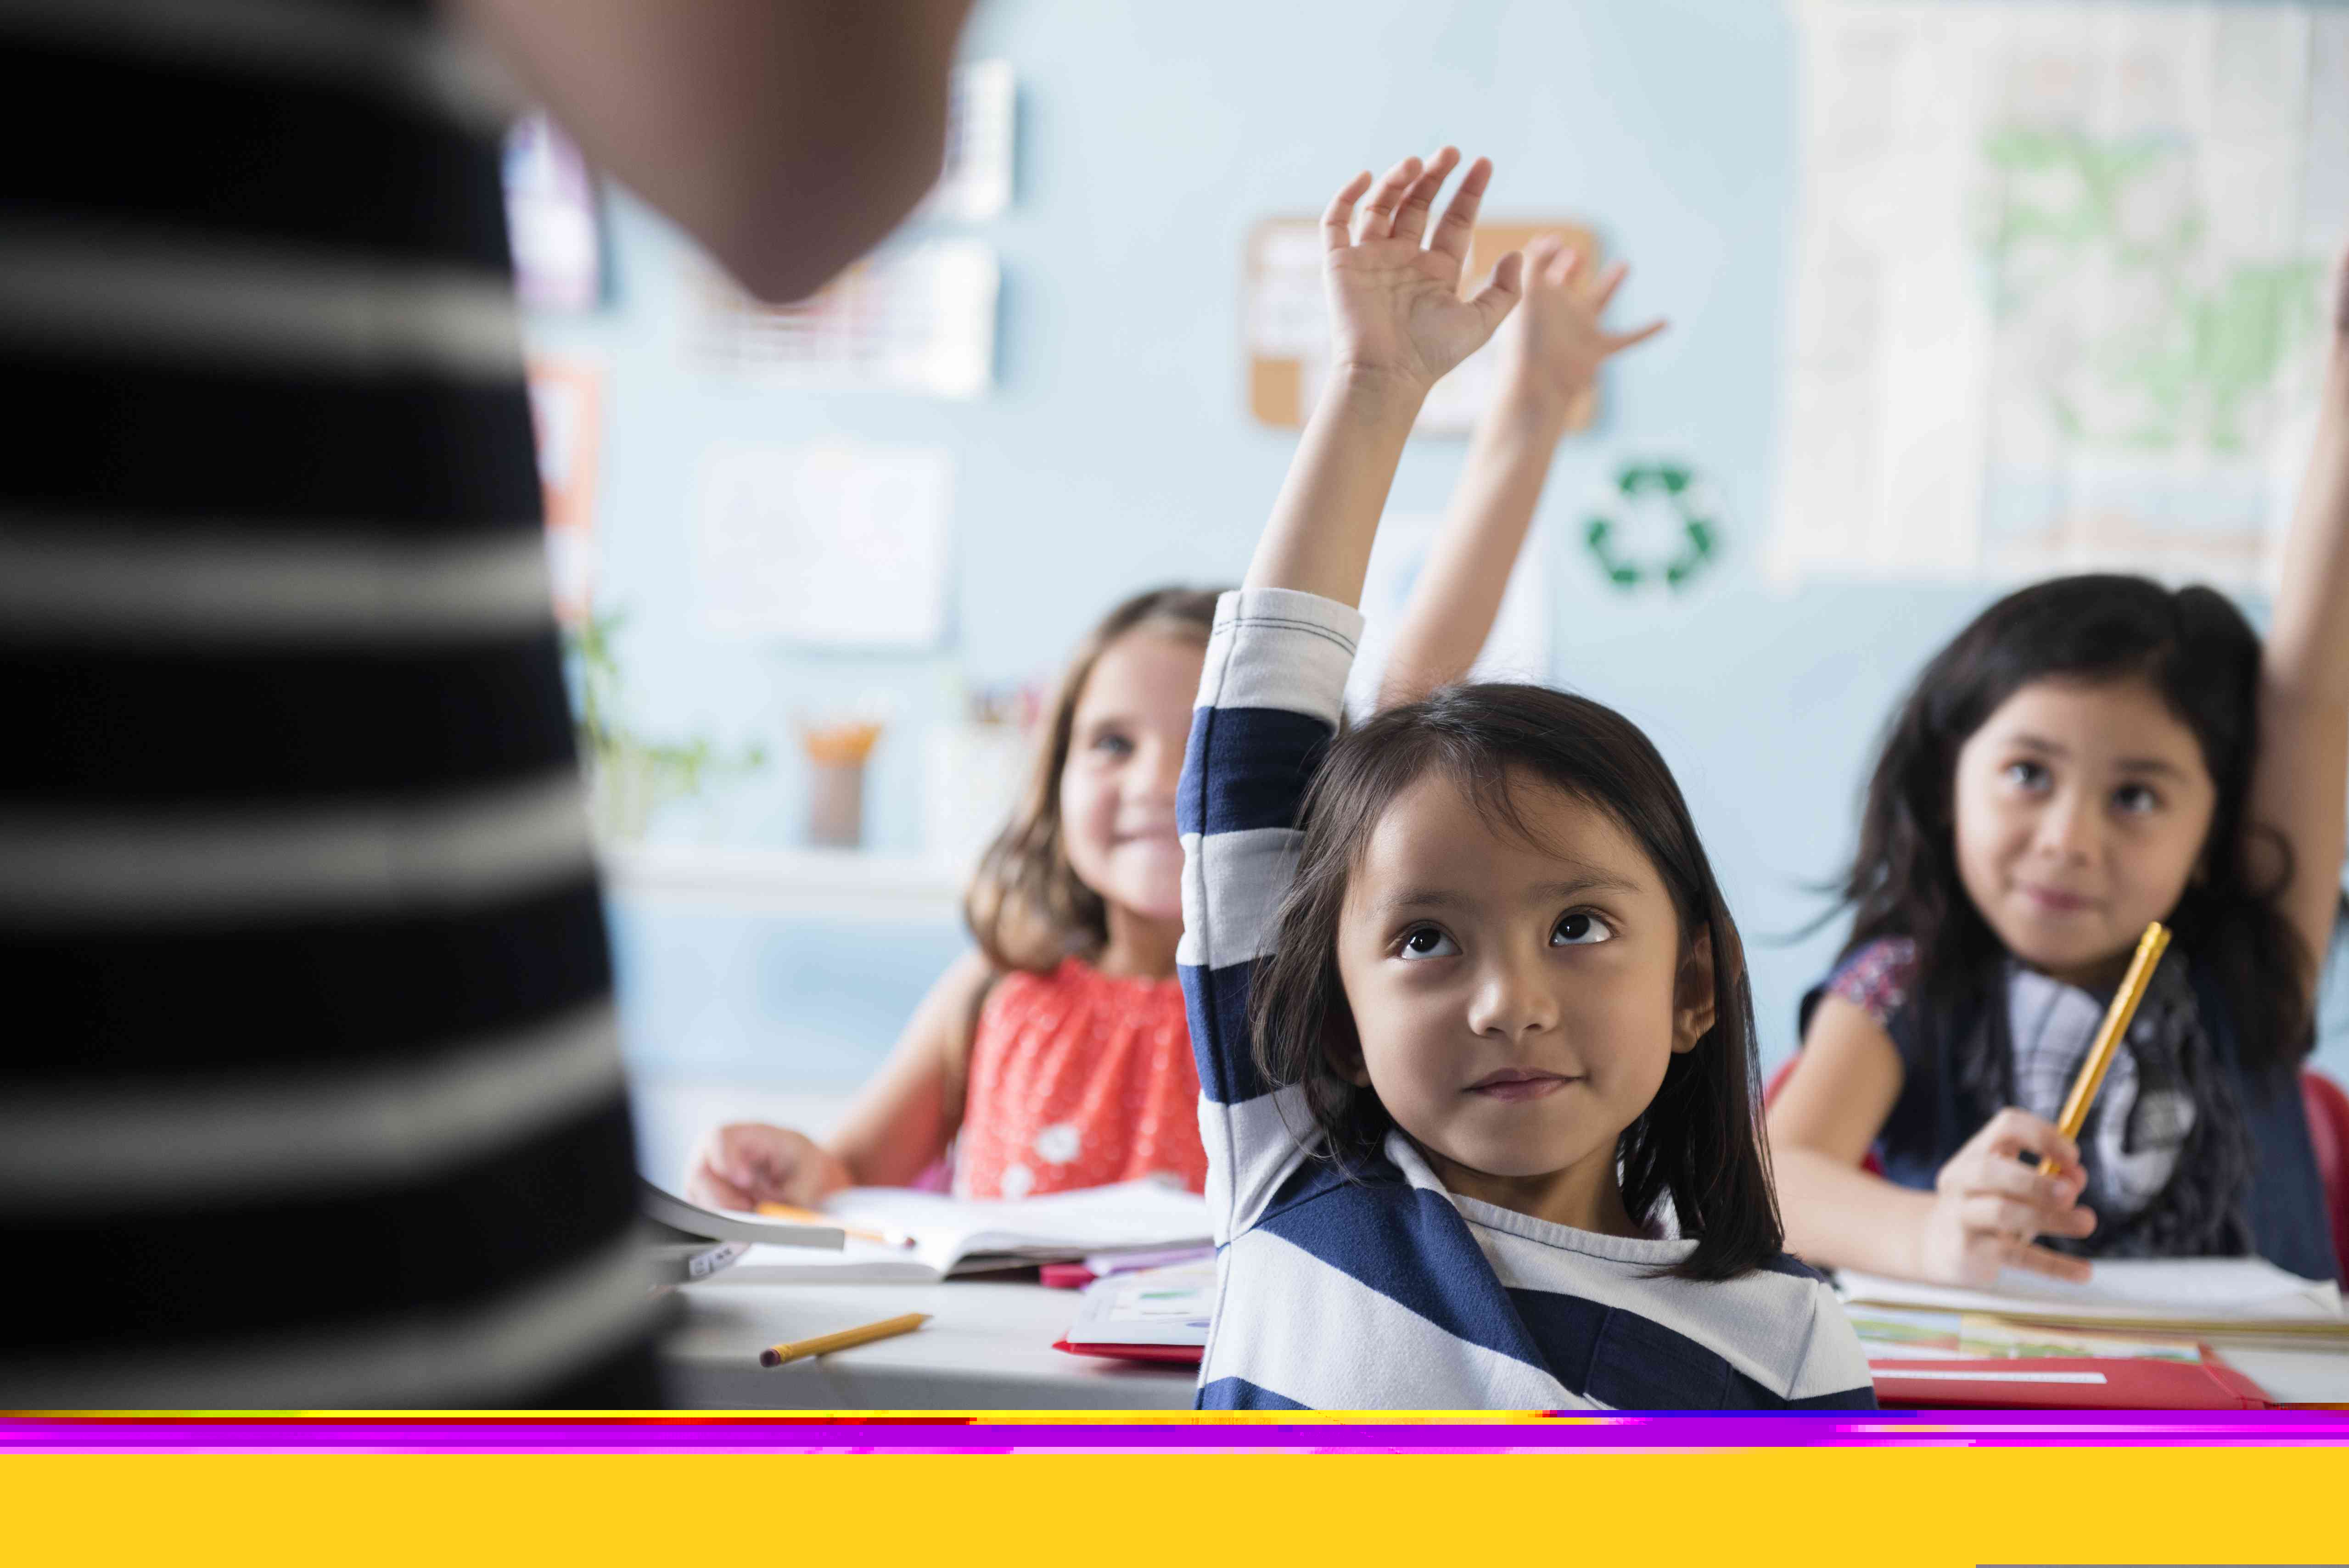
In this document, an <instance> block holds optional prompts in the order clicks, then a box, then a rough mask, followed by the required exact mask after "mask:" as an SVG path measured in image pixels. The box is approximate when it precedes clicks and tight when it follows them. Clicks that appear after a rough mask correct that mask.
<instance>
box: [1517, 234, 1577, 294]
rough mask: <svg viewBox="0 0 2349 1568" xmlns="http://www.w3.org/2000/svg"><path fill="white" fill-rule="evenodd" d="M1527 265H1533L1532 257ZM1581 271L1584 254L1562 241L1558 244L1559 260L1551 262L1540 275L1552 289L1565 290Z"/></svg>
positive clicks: (1528, 259)
mask: <svg viewBox="0 0 2349 1568" xmlns="http://www.w3.org/2000/svg"><path fill="white" fill-rule="evenodd" d="M1527 264H1528V265H1531V264H1532V262H1531V258H1530V257H1528V258H1527ZM1581 270H1582V253H1581V252H1580V251H1578V250H1576V249H1575V248H1574V247H1573V246H1572V245H1569V244H1568V243H1567V242H1565V241H1564V240H1560V241H1559V242H1557V260H1555V261H1553V262H1551V263H1549V265H1548V266H1547V267H1545V268H1543V269H1542V271H1541V273H1540V274H1539V275H1540V276H1541V278H1542V279H1543V281H1545V282H1546V283H1547V284H1550V285H1551V286H1552V287H1554V288H1564V287H1565V286H1566V285H1567V284H1570V283H1572V282H1573V281H1574V274H1575V273H1578V272H1580V271H1581Z"/></svg>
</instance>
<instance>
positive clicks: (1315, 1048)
mask: <svg viewBox="0 0 2349 1568" xmlns="http://www.w3.org/2000/svg"><path fill="white" fill-rule="evenodd" d="M1431 770H1441V771H1442V773H1443V774H1444V776H1445V777H1446V778H1449V779H1452V780H1453V781H1454V782H1455V783H1456V784H1457V785H1459V787H1460V788H1461V789H1463V790H1464V792H1466V794H1467V795H1468V797H1469V798H1470V799H1473V800H1474V801H1475V803H1476V805H1477V809H1478V810H1480V811H1482V812H1484V813H1485V818H1486V820H1488V821H1491V822H1494V823H1495V825H1496V826H1506V827H1507V828H1509V829H1511V830H1514V831H1516V832H1517V833H1518V834H1519V835H1520V836H1524V837H1526V838H1529V839H1530V838H1531V837H1532V833H1531V830H1530V829H1529V826H1528V824H1527V822H1526V817H1525V814H1524V812H1523V810H1521V809H1520V807H1519V805H1518V803H1517V801H1516V799H1515V797H1514V796H1513V795H1512V793H1511V779H1510V774H1511V771H1512V770H1518V771H1520V772H1521V774H1523V775H1529V776H1530V777H1531V778H1532V779H1537V780H1539V781H1540V782H1541V783H1543V784H1547V785H1550V786H1553V787H1555V788H1557V789H1562V790H1565V791H1566V792H1567V793H1568V794H1569V795H1572V796H1574V797H1575V798H1576V799H1580V800H1583V801H1585V802H1587V803H1588V804H1589V805H1590V806H1592V807H1593V808H1595V809H1596V810H1601V811H1604V812H1606V813H1607V814H1608V815H1609V817H1611V818H1613V819H1614V820H1615V821H1616V822H1617V823H1619V825H1620V826H1621V827H1622V829H1623V830H1624V831H1625V832H1626V833H1627V834H1629V835H1630V838H1631V839H1632V841H1634V842H1636V843H1638V844H1639V846H1640V848H1641V849H1642V850H1643V851H1646V853H1647V856H1648V859H1649V861H1651V863H1652V864H1653V865H1654V866H1655V868H1656V872H1657V874H1658V876H1659V877H1661V879H1662V881H1663V883H1664V886H1665V888H1666V890H1667V892H1670V894H1671V900H1672V907H1673V909H1674V910H1675V911H1676V912H1677V913H1678V914H1679V917H1680V934H1681V943H1682V952H1683V954H1685V953H1686V952H1687V951H1688V950H1689V949H1690V948H1691V947H1692V945H1693V944H1694V943H1695V941H1696V938H1697V936H1698V934H1700V933H1702V934H1705V935H1706V937H1707V938H1708V939H1709V940H1710V942H1711V944H1712V948H1713V1027H1712V1028H1711V1029H1709V1030H1707V1031H1706V1032H1705V1034H1704V1035H1703V1036H1702V1037H1701V1038H1700V1039H1699V1040H1698V1041H1697V1043H1696V1045H1695V1046H1694V1047H1693V1048H1692V1049H1690V1050H1688V1051H1685V1052H1682V1053H1680V1054H1678V1055H1675V1056H1674V1057H1672V1058H1671V1065H1670V1066H1669V1067H1667V1068H1665V1069H1664V1081H1663V1086H1662V1088H1660V1089H1658V1090H1657V1093H1656V1098H1655V1099H1654V1100H1653V1101H1652V1102H1651V1104H1650V1105H1649V1106H1648V1109H1646V1110H1644V1111H1642V1112H1641V1113H1640V1117H1639V1119H1637V1120H1635V1121H1633V1122H1632V1123H1631V1125H1630V1127H1628V1128H1626V1129H1624V1130H1623V1133H1622V1137H1621V1139H1620V1140H1619V1142H1618V1144H1617V1147H1616V1152H1617V1157H1618V1159H1619V1161H1620V1163H1621V1168H1622V1179H1623V1203H1624V1206H1625V1208H1626V1209H1628V1210H1629V1211H1630V1213H1631V1214H1632V1215H1633V1216H1634V1217H1635V1218H1646V1217H1648V1216H1650V1215H1651V1214H1653V1213H1654V1212H1655V1211H1656V1208H1657V1205H1658V1202H1659V1201H1660V1200H1661V1199H1662V1198H1664V1197H1666V1196H1669V1197H1670V1198H1671V1203H1672V1208H1673V1212H1674V1213H1675V1215H1676V1217H1677V1218H1678V1221H1679V1223H1680V1227H1681V1233H1682V1235H1684V1236H1689V1237H1692V1238H1693V1239H1694V1240H1695V1242H1696V1250H1695V1251H1694V1252H1693V1253H1691V1254H1690V1255H1689V1256H1688V1257H1687V1258H1686V1259H1684V1260H1682V1262H1681V1264H1679V1265H1678V1266H1676V1267H1674V1268H1673V1269H1671V1270H1670V1271H1669V1272H1671V1273H1672V1274H1679V1275H1681V1276H1682V1277H1685V1278H1689V1279H1700V1280H1718V1279H1729V1278H1732V1277H1734V1276H1735V1275H1738V1274H1744V1273H1745V1272H1746V1271H1747V1270H1749V1269H1753V1268H1756V1267H1759V1266H1760V1265H1761V1264H1764V1263H1767V1262H1768V1261H1769V1260H1770V1259H1772V1258H1774V1257H1775V1256H1776V1255H1777V1253H1778V1252H1779V1249H1780V1247H1781V1246H1782V1244H1783V1243H1784V1239H1785V1232H1784V1228H1783V1227H1782V1226H1781V1224H1780V1223H1779V1219H1778V1209H1777V1203H1776V1202H1775V1199H1774V1198H1773V1196H1772V1194H1771V1189H1770V1176H1769V1171H1768V1167H1767V1165H1766V1164H1765V1162H1764V1152H1763V1141H1762V1132H1761V1126H1760V1122H1759V1120H1758V1107H1759V1097H1758V1096H1757V1095H1756V1093H1755V1092H1754V1086H1755V1083H1756V1074H1757V1068H1756V1065H1755V1063H1756V1057H1755V1052H1754V1003H1753V997H1752V995H1751V993H1750V991H1749V989H1748V986H1747V984H1746V977H1745V958H1744V948H1743V947H1742V946H1741V944H1739V941H1738V936H1737V926H1736V923H1734V922H1733V921H1732V920H1731V919H1730V917H1729V907H1728V905H1727V904H1726V903H1724V902H1723V899H1722V896H1721V888H1720V885H1719V884H1718V883H1717V882H1714V880H1713V866H1712V864H1711V862H1710V861H1707V860H1706V858H1705V853H1704V846H1703V844H1702V843H1701V842H1700V841H1698V839H1697V834H1696V825H1695V823H1694V822H1692V820H1690V818H1689V812H1688V805H1687V802H1685V801H1684V800H1682V799H1681V792H1680V787H1679V786H1678V785H1676V784H1675V783H1673V782H1672V775H1671V769H1668V768H1666V767H1665V766H1664V759H1663V758H1661V756H1659V755H1658V754H1657V752H1656V748H1655V747H1654V746H1652V745H1651V744H1650V743H1649V740H1648V738H1647V737H1646V736H1644V735H1642V734H1641V733H1640V729H1639V727H1638V726H1636V725H1634V724H1632V723H1631V721H1630V720H1629V719H1627V718H1625V717H1623V716H1622V715H1621V714H1619V713H1617V712H1616V711H1615V710H1614V709H1612V708H1609V707H1602V706H1600V705H1599V704H1598V703H1595V702H1591V701H1588V699H1586V698H1583V697H1578V696H1568V694H1566V693H1564V692H1557V691H1552V690H1550V689H1548V688H1547V687H1545V686H1509V685H1498V684H1495V685H1484V686H1453V687H1450V688H1447V689H1445V690H1443V691H1439V692H1437V693H1436V694H1435V695H1434V696H1431V697H1429V698H1427V699H1426V700H1425V701H1423V702H1418V703H1413V704H1411V705H1409V706H1408V707H1396V708H1392V709H1389V710H1388V711H1387V712H1385V713H1382V714H1381V715H1379V716H1378V717H1376V718H1373V719H1371V721H1370V722H1369V723H1367V724H1365V725H1363V726H1361V727H1360V728H1358V729H1353V730H1350V731H1348V732H1346V733H1344V734H1341V735H1340V736H1339V737H1338V738H1336V739H1335V740H1333V741H1332V742H1331V743H1330V751H1329V755H1328V758H1327V759H1326V760H1325V761H1324V762H1323V764H1322V767H1321V769H1320V772H1319V775H1318V776H1317V777H1316V778H1315V779H1314V781H1313V785H1312V788H1311V789H1310V790H1309V791H1308V794H1307V797H1306V801H1305V806H1304V810H1303V815H1302V819H1301V826H1302V827H1303V829H1304V835H1305V841H1304V844H1303V847H1302V851H1301V853H1300V857H1299V866H1298V872H1297V880H1296V882H1294V883H1293V884H1292V886H1291V887H1290V889H1289V892H1288V899H1287V901H1286V902H1285V903H1283V904H1282V906H1281V910H1280V916H1279V922H1278V936H1277V938H1276V941H1275V944H1274V948H1273V951H1272V953H1271V954H1269V955H1268V956H1267V957H1266V958H1264V959H1263V960H1262V961H1261V967H1260V969H1259V972H1258V973H1257V977H1256V980H1255V983H1254V985H1252V986H1251V987H1250V995H1249V1014H1250V1016H1249V1026H1250V1032H1251V1034H1252V1036H1253V1037H1254V1040H1255V1047H1256V1059H1257V1068H1258V1070H1259V1071H1261V1072H1262V1073H1263V1074H1264V1075H1265V1077H1266V1078H1267V1079H1268V1081H1270V1082H1271V1083H1273V1084H1276V1085H1283V1084H1296V1085H1298V1086H1299V1087H1300V1088H1302V1089H1303V1090H1304V1096H1305V1103H1306V1105H1307V1107H1308V1108H1309V1110H1310V1113H1311V1115H1312V1117H1313V1119H1314V1121H1315V1123H1316V1124H1317V1125H1318V1126H1319V1129H1320V1130H1321V1132H1322V1134H1323V1136H1324V1138H1325V1140H1326V1141H1327V1146H1328V1150H1329V1153H1330V1157H1331V1158H1332V1159H1334V1160H1336V1161H1340V1164H1341V1165H1342V1166H1343V1167H1345V1168H1346V1169H1348V1170H1350V1171H1353V1170H1358V1169H1359V1167H1360V1166H1361V1164H1363V1163H1366V1162H1367V1161H1369V1160H1370V1159H1371V1158H1372V1157H1374V1156H1375V1153H1376V1150H1377V1149H1378V1147H1379V1145H1380V1143H1381V1141H1382V1140H1384V1138H1385V1136H1386V1132H1387V1130H1388V1128H1389V1127H1391V1126H1392V1121H1391V1119H1389V1117H1388V1116H1387V1113H1386V1109H1385V1108H1384V1107H1383V1106H1381V1104H1380V1103H1379V1099H1378V1096H1377V1095H1376V1094H1374V1093H1373V1092H1372V1091H1371V1090H1370V1089H1368V1088H1359V1087H1357V1086H1356V1085H1354V1084H1353V1083H1351V1082H1350V1081H1349V1080H1348V1079H1347V1078H1346V1076H1345V1071H1344V1064H1346V1063H1349V1062H1350V1061H1353V1060H1355V1059H1358V1058H1359V1057H1360V1055H1361V1044H1360V1037H1359V1036H1358V1035H1357V1034H1356V1032H1355V1028H1354V1015H1353V1012H1352V1009H1351V1008H1350V1006H1349V1005H1348V1004H1347V1001H1346V993H1345V987H1344V985H1342V984H1341V983H1340V978H1339V974H1338V955H1337V950H1338V922H1339V915H1340V911H1341V910H1342V909H1343V908H1344V906H1345V902H1346V886H1347V883H1348V882H1349V881H1350V879H1351V877H1352V874H1353V872H1354V870H1355V868H1356V867H1357V866H1358V865H1359V864H1360V863H1361V856H1362V851H1363V848H1364V846H1365V845H1366V844H1367V843H1368V842H1369V841H1370V837H1371V831H1372V830H1373V829H1375V828H1376V827H1377V825H1378V823H1379V820H1380V819H1381V817H1383V816H1384V815H1385V813H1386V810H1387V808H1388V806H1390V805H1391V804H1392V802H1393V800H1394V799H1395V797H1396V796H1398V795H1400V794H1401V793H1402V791H1403V790H1404V789H1408V788H1409V787H1410V786H1411V785H1412V784H1413V782H1414V781H1416V780H1417V779H1420V778H1421V777H1423V775H1425V774H1427V773H1428V772H1429V771H1431Z"/></svg>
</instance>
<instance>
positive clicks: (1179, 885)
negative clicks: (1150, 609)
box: [1061, 625, 1206, 920]
mask: <svg viewBox="0 0 2349 1568" xmlns="http://www.w3.org/2000/svg"><path fill="white" fill-rule="evenodd" d="M1205 660H1206V653H1205V650H1204V649H1202V647H1201V646H1200V645H1199V643H1198V642H1197V641H1196V640H1195V639H1194V638H1191V637H1186V636H1184V635H1183V634H1180V633H1178V632H1172V631H1168V630H1167V629H1165V628H1164V627H1156V626H1149V625H1143V626H1136V627H1134V628H1133V630H1132V631H1130V632H1128V633H1126V634H1124V635H1123V636H1122V637H1120V638H1118V639H1117V641H1115V642H1113V643H1112V644H1111V645H1109V646H1108V647H1107V648H1104V649H1103V650H1102V655H1101V657H1100V658H1098V659H1096V660H1095V661H1094V662H1093V668H1092V675H1091V676H1088V677H1087V678H1086V680H1085V686H1084V690H1083V691H1081V692H1080V693H1079V694H1078V695H1077V707H1076V714H1075V717H1074V720H1073V722H1072V723H1071V726H1070V730H1069V759H1068V761H1067V762H1066V763H1064V764H1063V765H1062V766H1061V843H1062V845H1063V847H1064V848H1065V849H1066V851H1067V853H1068V857H1069V866H1070V869H1071V870H1072V871H1074V872H1076V873H1077V880H1078V881H1079V882H1083V883H1084V884H1085V885H1086V886H1087V887H1089V888H1091V889H1092V890H1093V892H1097V893H1099V894H1100V895H1101V896H1102V898H1103V899H1104V900H1106V901H1107V902H1108V903H1112V904H1115V905H1118V906H1119V907H1121V908H1123V909H1124V910H1125V911H1127V912H1128V913H1133V914H1138V915H1142V916H1143V917H1145V918H1148V919H1152V920H1179V919H1181V918H1182V915H1183V844H1182V841H1181V840H1180V839H1178V838H1177V837H1176V836H1175V833H1174V786H1175V782H1176V780H1178V779H1180V778H1181V777H1182V774H1183V747H1184V743H1185V741H1187V740H1188V739H1189V738H1190V735H1191V705H1192V704H1193V703H1194V702H1195V701H1196V700H1197V698H1198V695H1199V670H1200V666H1201V665H1202V664H1203V663H1204V662H1205Z"/></svg>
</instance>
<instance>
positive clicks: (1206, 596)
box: [962, 588, 1219, 974]
mask: <svg viewBox="0 0 2349 1568" xmlns="http://www.w3.org/2000/svg"><path fill="white" fill-rule="evenodd" d="M1218 592H1219V591H1218V590H1216V589H1213V588H1153V589H1151V590H1149V591H1148V592H1146V593H1136V594H1135V595H1134V596H1133V598H1131V599H1128V600H1127V601H1125V603H1122V604H1120V605H1118V606H1117V607H1116V608H1115V609H1113V610H1112V611H1111V612H1110V613H1109V614H1106V615H1104V616H1102V619H1101V622H1100V624H1097V625H1095V626H1094V627H1093V629H1092V631H1090V632H1088V633H1086V634H1085V637H1084V641H1082V642H1081V643H1079V644H1078V645H1077V651H1076V653H1075V654H1074V655H1071V658H1070V660H1069V666H1068V668H1067V669H1066V670H1065V671H1063V672H1062V673H1061V683H1060V685H1059V686H1057V687H1056V688H1055V689H1054V691H1053V694H1052V703H1051V707H1050V710H1049V711H1048V712H1047V714H1046V715H1045V718H1044V723H1043V725H1042V727H1040V729H1039V731H1038V733H1037V737H1036V748H1035V751H1034V753H1033V756H1032V760H1031V762H1030V768H1029V773H1028V782H1027V784H1026V785H1025V786H1024V787H1022V789H1021V790H1020V794H1019V806H1018V807H1017V808H1016V809H1015V810H1013V811H1012V813H1011V820H1010V821H1009V822H1008V823H1006V824H1005V825H1004V828H1003V830H1002V831H1001V832H1000V833H998V834H997V835H996V836H995V841H994V842H993V843H991V844H989V845H988V848H987V852H986V853H985V854H984V855H982V856H980V857H979V862H978V870H977V871H976V872H973V873H972V875H971V879H970V886H969V887H968V889H966V890H965V891H964V893H963V901H962V912H963V919H964V920H965V921H966V922H968V923H969V926H970V934H971V935H972V936H973V937H974V938H975V939H977V941H978V945H979V950H980V951H981V952H983V953H984V954H987V960H988V963H990V964H992V965H995V966H996V967H997V968H998V969H1027V970H1032V971H1035V972H1037V973H1040V974H1049V973H1050V971H1051V970H1052V969H1053V968H1054V967H1056V966H1057V965H1059V964H1060V962H1061V959H1063V958H1065V957H1068V956H1069V955H1070V954H1079V955H1090V954H1095V953H1098V952H1100V951H1101V949H1102V946H1103V945H1104V944H1107V943H1108V941H1109V914H1108V912H1107V911H1106V910H1105V909H1103V908H1102V901H1101V895H1100V894H1099V893H1097V892H1093V890H1092V889H1091V888H1089V887H1087V886H1086V885H1085V884H1084V883H1082V882H1079V881H1078V880H1077V873H1076V872H1075V871H1074V870H1072V869H1071V867H1070V865H1069V854H1068V849H1067V846H1066V845H1065V844H1064V843H1063V842H1062V841H1061V769H1062V768H1064V767H1066V766H1067V765H1068V760H1069V742H1070V735H1071V731H1072V730H1073V729H1074V728H1075V727H1076V719H1077V699H1078V698H1079V697H1081V696H1083V695H1084V690H1085V682H1086V681H1088V680H1090V679H1091V678H1092V673H1093V665H1096V664H1098V663H1100V662H1101V656H1102V654H1103V653H1104V652H1105V651H1107V649H1108V647H1109V645H1111V644H1112V643H1114V642H1116V641H1117V640H1118V639H1119V638H1120V637H1123V636H1124V635H1125V634H1127V633H1128V632H1131V631H1134V630H1136V629H1137V628H1141V627H1149V628H1152V629H1154V630H1161V631H1165V632H1169V633H1172V634H1175V635H1177V636H1185V637H1195V638H1197V639H1198V641H1199V643H1200V645H1202V646H1203V647H1204V646H1205V645H1206V641H1207V634H1208V632H1209V631H1210V630H1212V629H1213V627H1214V626H1215V624H1216V597H1217V594H1218Z"/></svg>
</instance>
